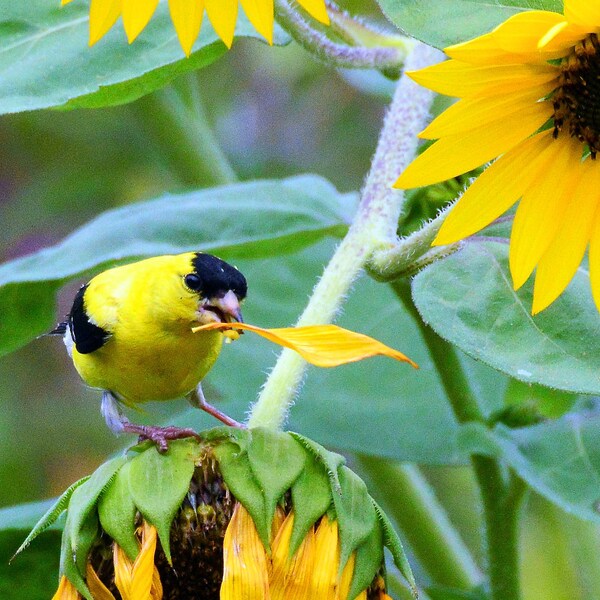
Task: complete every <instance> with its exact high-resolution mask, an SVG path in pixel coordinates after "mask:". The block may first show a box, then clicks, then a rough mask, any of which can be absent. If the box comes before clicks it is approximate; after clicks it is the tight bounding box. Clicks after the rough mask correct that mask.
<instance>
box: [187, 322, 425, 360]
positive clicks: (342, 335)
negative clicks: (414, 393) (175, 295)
mask: <svg viewBox="0 0 600 600" xmlns="http://www.w3.org/2000/svg"><path fill="white" fill-rule="evenodd" d="M215 329H221V330H228V329H233V330H236V331H252V332H253V333H257V334H258V335H260V336H262V337H264V338H266V339H268V340H269V341H271V342H273V343H275V344H279V345H280V346H284V347H285V348H290V349H291V350H294V351H295V352H298V354H300V356H302V358H304V360H306V361H307V362H309V363H311V364H312V365H315V366H317V367H337V366H339V365H344V364H347V363H351V362H356V361H359V360H362V359H363V358H369V357H371V356H377V355H382V356H389V357H390V358H393V359H395V360H399V361H402V362H407V363H409V364H410V365H412V366H413V367H415V368H416V369H418V365H417V364H416V363H414V362H413V361H412V360H411V359H410V358H408V357H407V356H405V355H404V354H402V352H399V351H398V350H394V349H393V348H390V347H389V346H386V345H385V344H382V343H381V342H378V341H377V340H375V339H373V338H371V337H369V336H367V335H363V334H362V333H356V332H355V331H350V330H348V329H343V328H342V327H338V326H337V325H309V326H307V327H282V328H277V329H263V328H262V327H256V326H255V325H249V324H248V323H208V324H206V325H201V326H200V327H194V328H193V329H192V331H193V332H194V333H196V332H200V331H213V330H215Z"/></svg>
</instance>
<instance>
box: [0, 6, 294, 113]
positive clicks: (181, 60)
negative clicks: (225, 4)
mask: <svg viewBox="0 0 600 600" xmlns="http://www.w3.org/2000/svg"><path fill="white" fill-rule="evenodd" d="M88 13H89V2H84V1H83V0H77V2H73V3H71V4H69V5H68V6H65V7H63V8H60V3H59V2H56V1H55V0H29V1H28V2H27V3H23V2H12V1H11V0H0V80H2V87H1V90H0V114H2V113H12V112H19V111H24V110H34V109H39V108H48V107H52V106H61V105H65V104H66V105H67V106H68V107H98V106H110V105H115V104H122V103H124V102H131V101H132V100H135V99H137V98H139V97H140V96H143V95H145V94H148V93H149V92H151V91H153V90H156V89H158V88H161V87H163V86H164V85H166V84H168V83H169V82H170V81H171V80H173V79H174V78H175V77H177V76H178V75H181V74H182V73H186V72H189V71H192V70H195V69H199V68H201V67H204V66H207V65H209V64H210V63H212V62H213V61H214V60H216V59H217V58H219V57H220V56H221V55H222V54H224V53H225V52H226V50H227V49H226V47H225V45H224V44H223V43H222V42H221V41H219V39H218V37H217V36H216V34H215V32H214V30H213V29H212V27H211V26H210V23H209V21H208V19H204V23H203V25H202V32H201V34H200V37H199V39H198V41H197V42H196V44H195V46H194V53H193V55H192V56H191V57H190V58H189V59H188V58H186V57H185V55H184V53H183V51H182V50H181V47H180V45H179V41H178V40H177V36H176V35H175V31H174V28H173V25H172V23H171V20H170V18H169V12H168V7H167V3H166V2H161V4H160V6H159V8H158V10H157V11H156V14H155V15H154V17H153V18H152V20H151V21H150V24H149V25H148V26H147V27H146V29H145V30H144V32H143V33H142V34H141V35H140V37H139V38H138V39H137V40H136V42H135V43H133V44H131V46H129V45H128V43H127V39H126V37H125V33H124V32H123V30H122V27H121V25H120V23H119V24H118V25H117V26H115V27H113V28H112V30H111V31H110V32H109V33H108V34H107V35H106V36H105V37H104V38H103V39H102V40H101V41H100V42H98V43H97V44H96V45H95V46H94V47H92V48H89V47H88V29H89V17H88ZM237 37H256V38H259V39H260V37H259V36H258V34H257V33H256V32H255V31H254V28H253V27H252V26H251V25H250V23H249V22H248V21H247V19H245V18H244V17H243V16H240V18H239V20H238V25H237ZM287 40H288V38H287V36H285V34H282V33H281V30H279V29H278V30H277V32H276V35H275V43H276V44H284V43H287Z"/></svg>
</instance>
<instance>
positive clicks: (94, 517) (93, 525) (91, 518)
mask: <svg viewBox="0 0 600 600" xmlns="http://www.w3.org/2000/svg"><path fill="white" fill-rule="evenodd" d="M99 534H100V522H99V521H98V513H97V512H96V511H93V512H90V514H89V515H88V516H87V517H86V519H85V521H84V522H83V524H82V525H81V527H80V528H79V533H78V536H77V541H78V543H77V549H74V552H75V564H76V565H77V570H78V571H79V572H80V573H81V574H82V575H83V576H84V577H85V575H86V569H87V562H88V556H89V554H90V551H91V549H92V546H93V545H94V543H95V542H96V540H97V539H98V537H99Z"/></svg>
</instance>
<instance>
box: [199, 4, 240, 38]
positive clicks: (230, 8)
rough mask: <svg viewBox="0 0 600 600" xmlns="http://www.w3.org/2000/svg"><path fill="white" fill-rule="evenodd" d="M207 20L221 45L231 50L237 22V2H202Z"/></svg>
mask: <svg viewBox="0 0 600 600" xmlns="http://www.w3.org/2000/svg"><path fill="white" fill-rule="evenodd" d="M204 6H205V8H206V13H207V14H208V18H209V19H210V22H211V23H212V26H213V27H214V29H215V31H216V32H217V35H218V36H219V37H220V38H221V39H222V40H223V43H224V44H225V45H226V46H227V47H228V48H231V44H233V35H234V33H235V22H236V21H237V10H238V0H204Z"/></svg>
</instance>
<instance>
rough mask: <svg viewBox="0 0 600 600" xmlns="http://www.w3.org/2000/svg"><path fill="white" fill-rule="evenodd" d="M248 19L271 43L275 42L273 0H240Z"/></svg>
mask: <svg viewBox="0 0 600 600" xmlns="http://www.w3.org/2000/svg"><path fill="white" fill-rule="evenodd" d="M240 2H241V4H242V8H243V9H244V12H245V13H246V16H247V17H248V20H249V21H250V23H252V25H254V28H255V29H256V31H258V33H260V35H262V36H263V37H264V38H265V39H266V40H267V42H269V44H271V45H272V44H273V22H274V20H275V15H274V7H273V0H240Z"/></svg>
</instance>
